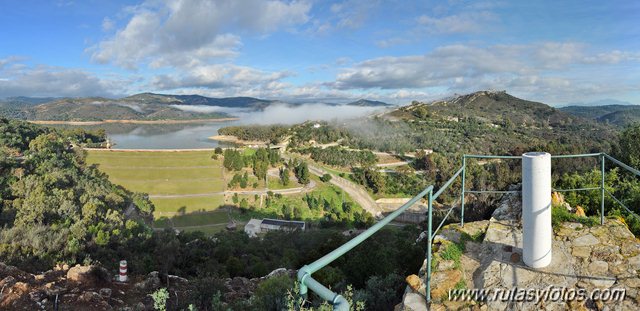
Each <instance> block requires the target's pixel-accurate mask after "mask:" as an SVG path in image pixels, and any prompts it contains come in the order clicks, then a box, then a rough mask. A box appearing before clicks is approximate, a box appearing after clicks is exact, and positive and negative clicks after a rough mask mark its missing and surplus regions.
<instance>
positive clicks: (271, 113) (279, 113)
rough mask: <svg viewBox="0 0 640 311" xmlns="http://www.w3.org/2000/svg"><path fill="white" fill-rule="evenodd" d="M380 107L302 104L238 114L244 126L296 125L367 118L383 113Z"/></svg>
mask: <svg viewBox="0 0 640 311" xmlns="http://www.w3.org/2000/svg"><path fill="white" fill-rule="evenodd" d="M384 109H385V108H380V107H358V106H347V105H336V106H333V105H327V104H302V105H286V104H275V105H270V106H269V107H267V108H265V109H264V110H262V111H255V112H249V113H236V115H237V116H238V117H240V123H242V124H296V123H302V122H305V121H310V120H311V121H334V120H345V119H354V118H359V117H365V116H367V115H370V114H373V113H375V112H380V111H383V110H384Z"/></svg>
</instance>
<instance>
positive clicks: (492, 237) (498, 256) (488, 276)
mask: <svg viewBox="0 0 640 311" xmlns="http://www.w3.org/2000/svg"><path fill="white" fill-rule="evenodd" d="M556 199H557V198H556ZM520 217H521V199H520V197H519V195H506V196H505V197H503V199H502V200H501V201H500V203H499V204H498V208H497V209H496V210H495V212H494V213H493V215H492V218H491V219H490V220H489V221H486V222H478V224H475V223H467V224H465V227H464V228H460V226H459V225H457V224H452V225H448V226H445V227H444V228H443V229H442V230H441V231H440V232H439V233H438V236H437V237H436V239H435V240H434V257H436V258H437V257H438V256H439V254H441V252H442V251H443V249H446V247H447V245H449V244H450V243H460V241H461V237H462V236H465V235H466V236H467V237H468V236H473V235H474V232H473V231H474V230H480V231H482V229H479V228H485V229H484V230H486V232H485V234H484V239H483V240H482V242H481V243H477V241H466V242H465V248H464V253H463V254H462V256H460V259H459V263H454V264H453V265H452V264H451V263H450V262H448V261H440V262H437V264H436V265H434V266H433V271H432V279H431V280H432V285H431V293H432V296H431V297H432V303H431V304H430V306H427V304H426V300H425V298H424V295H422V296H421V295H420V294H419V293H417V292H415V291H414V290H412V289H411V288H410V287H407V290H406V293H405V297H404V301H403V304H402V305H401V306H399V307H398V310H427V309H431V310H640V276H639V273H640V241H639V240H638V239H637V238H636V237H635V236H634V235H633V234H632V233H631V232H630V231H629V229H628V228H627V226H626V224H625V223H624V221H622V220H619V219H615V218H608V219H606V220H605V223H604V225H599V224H598V225H595V226H593V227H588V226H585V225H582V224H579V223H571V222H566V223H563V224H561V225H560V226H559V227H557V228H554V240H553V256H552V263H551V264H550V265H549V266H548V267H545V268H542V269H533V268H530V267H527V266H526V265H525V264H524V263H523V262H522V247H523V245H522V240H523V239H522V224H521V220H520ZM463 231H464V233H463ZM425 265H426V263H425V264H423V267H422V269H421V270H420V273H419V276H420V279H421V280H423V281H424V279H425V273H426V272H425V270H426V269H425V268H426V266H425ZM452 266H454V267H452ZM455 266H457V268H455ZM453 271H460V272H461V273H460V274H458V273H457V272H456V273H454V272H453ZM447 276H448V278H447ZM453 283H455V284H456V285H455V286H452V284H453ZM462 285H464V286H462ZM516 287H517V288H521V289H539V290H545V289H546V290H549V289H555V288H558V289H561V288H567V289H570V290H576V289H579V290H584V291H586V292H587V293H591V292H593V291H594V290H615V289H624V290H626V295H625V297H624V299H623V300H619V301H600V300H596V301H594V300H590V299H585V300H570V299H566V300H562V299H557V300H555V301H554V300H553V299H547V300H544V299H541V300H540V301H537V302H536V301H531V302H530V301H520V302H514V301H513V299H504V301H503V300H501V299H497V300H493V301H489V300H481V301H468V302H451V301H448V299H447V298H448V297H447V295H445V294H443V293H448V290H449V289H451V288H469V289H471V288H475V289H489V290H496V289H501V290H511V289H513V288H516ZM434 290H436V293H438V295H433V293H434ZM443 296H444V297H443ZM418 298H420V299H418ZM506 298H508V297H506Z"/></svg>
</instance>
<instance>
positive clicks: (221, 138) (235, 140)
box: [208, 135, 267, 146]
mask: <svg viewBox="0 0 640 311" xmlns="http://www.w3.org/2000/svg"><path fill="white" fill-rule="evenodd" d="M208 138H209V139H211V140H215V141H224V142H229V143H234V144H238V145H260V146H266V145H267V143H266V142H264V141H258V140H255V141H253V140H242V139H240V138H238V137H236V136H233V135H214V136H209V137H208Z"/></svg>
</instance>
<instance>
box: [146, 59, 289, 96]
mask: <svg viewBox="0 0 640 311" xmlns="http://www.w3.org/2000/svg"><path fill="white" fill-rule="evenodd" d="M288 75H289V74H288V73H287V72H265V71H261V70H257V69H255V68H251V67H245V66H237V65H233V64H214V65H206V66H198V67H194V68H192V69H190V70H189V71H188V72H186V73H184V74H180V75H162V76H158V77H156V78H154V79H153V81H152V86H153V87H154V88H156V89H162V90H170V89H178V88H184V87H203V88H211V89H216V88H228V87H243V88H255V87H261V86H262V87H264V86H274V85H271V84H272V83H277V82H278V81H279V80H281V79H283V78H285V77H287V76H288Z"/></svg>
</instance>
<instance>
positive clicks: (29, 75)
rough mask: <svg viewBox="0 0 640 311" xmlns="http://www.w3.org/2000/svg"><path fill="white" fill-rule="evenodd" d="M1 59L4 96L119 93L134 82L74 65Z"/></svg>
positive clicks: (0, 89) (0, 93)
mask: <svg viewBox="0 0 640 311" xmlns="http://www.w3.org/2000/svg"><path fill="white" fill-rule="evenodd" d="M4 62H5V63H4V66H2V65H1V64H2V61H0V97H9V96H20V95H26V96H56V97H76V96H107V97H109V96H115V95H117V94H123V91H124V89H125V88H126V85H128V84H129V82H130V81H123V80H117V79H114V80H105V79H100V78H98V77H96V76H95V75H93V74H91V73H89V72H86V71H83V70H79V69H72V68H62V67H52V66H44V65H39V66H27V65H25V64H22V63H19V62H16V61H15V59H13V60H5V61H4Z"/></svg>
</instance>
